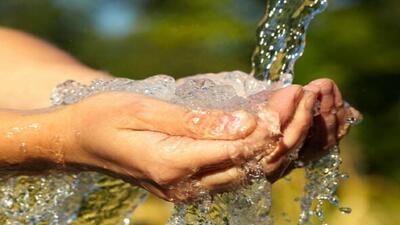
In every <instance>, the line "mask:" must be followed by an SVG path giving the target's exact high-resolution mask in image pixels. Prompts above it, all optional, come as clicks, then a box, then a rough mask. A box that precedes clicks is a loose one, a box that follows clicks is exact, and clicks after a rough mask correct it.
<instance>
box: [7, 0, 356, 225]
mask: <svg viewBox="0 0 400 225" xmlns="http://www.w3.org/2000/svg"><path fill="white" fill-rule="evenodd" d="M267 3H268V5H267V11H266V15H265V17H264V18H263V20H262V22H261V23H260V25H259V28H258V31H257V38H258V43H257V47H256V50H255V52H254V55H253V58H252V65H253V71H252V73H251V74H252V75H253V76H249V75H248V74H246V73H243V72H239V71H235V72H227V73H221V74H218V75H209V74H205V75H200V76H195V77H189V78H186V79H184V80H182V81H179V82H175V80H174V79H173V78H172V77H169V76H154V77H151V78H148V79H146V80H142V81H135V80H129V79H115V80H109V81H105V80H96V81H93V82H92V84H90V85H88V86H86V85H82V84H79V83H78V82H75V81H66V82H65V83H63V84H60V85H59V86H58V87H57V88H56V90H55V91H54V94H53V96H52V103H53V105H69V104H73V103H76V102H78V101H80V100H82V99H83V98H85V97H86V96H89V95H93V94H96V93H99V92H105V91H127V92H134V93H140V94H143V95H147V96H152V97H156V98H159V99H161V100H165V101H169V102H173V103H176V104H183V105H186V106H188V107H191V108H196V109H197V108H208V109H210V108H218V109H224V110H232V109H234V108H240V107H242V108H244V107H245V105H246V104H247V103H248V99H247V97H249V96H251V95H253V94H256V93H258V92H260V91H265V90H270V91H272V90H275V89H277V88H281V87H284V86H286V85H288V84H291V83H292V80H293V66H294V63H295V61H296V60H297V59H298V58H299V57H300V56H301V55H302V53H303V50H304V43H305V34H306V30H307V27H308V25H309V24H310V22H311V20H312V19H313V17H314V16H315V15H317V14H318V13H320V12H321V11H322V10H323V9H324V8H325V7H326V5H327V2H326V0H270V1H267ZM340 163H341V159H340V155H339V150H338V149H337V148H336V147H335V148H334V149H333V150H332V151H331V153H330V154H328V155H327V156H325V157H324V158H322V159H321V160H319V161H317V162H314V163H312V164H310V165H306V167H305V170H306V180H307V182H306V185H305V188H304V193H305V194H304V197H303V198H302V199H300V200H299V202H300V206H299V207H301V214H300V215H299V219H298V224H300V225H306V224H310V218H311V217H313V216H315V217H317V218H318V219H319V220H320V221H322V222H323V221H324V215H323V204H324V202H329V203H331V204H333V205H334V206H337V207H339V200H338V197H337V196H336V189H337V187H338V185H339V181H340V180H341V179H345V178H346V175H344V174H342V173H341V172H340V171H339V165H340ZM253 169H254V168H250V170H253ZM50 174H51V175H47V176H37V177H29V176H14V177H7V178H6V177H3V178H0V223H1V224H7V225H8V224H10V225H11V224H12V225H20V224H21V225H22V224H32V225H33V224H54V225H63V224H124V225H128V224H129V223H130V218H131V215H132V212H133V210H134V209H135V208H136V207H137V206H138V205H140V203H141V202H143V201H144V200H145V198H146V195H147V193H146V192H145V191H143V190H141V189H139V188H137V187H134V186H131V185H129V184H127V183H124V182H123V181H121V180H118V179H114V178H110V177H108V176H105V175H101V174H98V173H95V172H85V173H80V174H70V175H69V174H59V173H57V172H54V173H50ZM271 194H272V192H271V184H270V183H269V182H268V181H267V180H266V179H265V176H264V175H263V174H262V173H255V174H253V175H252V176H251V185H249V184H247V185H243V187H241V188H239V189H237V190H235V191H232V192H227V193H221V194H217V195H215V196H210V195H208V194H207V193H204V194H203V195H202V196H203V197H202V198H200V199H199V200H198V201H196V202H194V203H191V204H177V205H176V206H175V210H174V214H173V216H172V217H171V219H170V221H169V222H168V224H169V225H182V224H193V225H222V224H230V225H261V224H263V225H264V224H267V225H268V224H273V223H274V219H273V217H272V216H271V215H270V210H271V205H272V198H271ZM293 204H295V202H293ZM340 210H341V211H342V212H344V213H349V212H350V211H351V210H350V209H349V208H345V207H340ZM293 221H296V220H293Z"/></svg>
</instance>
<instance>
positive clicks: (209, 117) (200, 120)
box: [131, 97, 257, 140]
mask: <svg viewBox="0 0 400 225" xmlns="http://www.w3.org/2000/svg"><path fill="white" fill-rule="evenodd" d="M133 107H135V108H134V109H133V111H134V113H133V115H132V114H131V115H132V117H133V118H132V119H133V120H134V121H135V123H134V124H135V125H134V127H133V128H132V129H138V130H150V131H157V132H161V133H166V134H169V135H174V136H186V137H190V138H195V139H219V140H235V139H240V138H244V137H246V136H248V135H249V134H250V133H251V132H252V131H253V130H254V129H255V128H256V125H257V124H256V119H255V117H254V116H253V115H251V114H250V113H248V112H246V111H243V110H240V111H235V112H224V111H220V110H192V109H189V108H187V107H184V106H180V105H176V104H171V103H168V102H164V101H160V100H157V99H153V98H149V97H143V98H141V100H140V103H138V104H135V106H133Z"/></svg>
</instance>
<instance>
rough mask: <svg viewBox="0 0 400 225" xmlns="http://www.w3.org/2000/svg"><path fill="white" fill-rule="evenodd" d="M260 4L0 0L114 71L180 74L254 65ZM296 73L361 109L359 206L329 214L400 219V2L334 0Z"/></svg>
mask: <svg viewBox="0 0 400 225" xmlns="http://www.w3.org/2000/svg"><path fill="white" fill-rule="evenodd" d="M264 8H265V0H218V1H217V0H131V1H130V0H0V25H2V26H8V27H13V28H17V29H21V30H24V31H26V32H29V33H32V34H34V35H37V36H39V37H41V38H43V39H45V40H47V41H49V42H52V43H54V44H55V45H57V46H58V47H60V48H62V49H64V50H66V51H68V52H70V53H71V54H72V55H74V56H75V57H77V58H78V59H80V60H81V61H82V62H84V63H86V64H88V65H90V66H91V67H94V68H97V69H100V70H104V71H108V72H110V73H112V74H114V75H116V76H124V77H129V78H132V79H143V78H146V77H148V76H151V75H154V74H169V75H173V76H174V77H177V78H178V77H182V76H186V75H191V74H196V73H205V72H218V71H224V70H243V71H250V56H251V53H252V51H253V48H254V43H255V29H256V26H257V23H258V21H259V19H260V18H261V16H262V15H263V13H264ZM0 44H2V43H0ZM295 72H296V78H295V83H299V84H305V83H306V82H308V81H310V80H312V79H315V78H320V77H329V78H332V79H333V80H335V81H336V82H337V83H338V84H339V86H340V87H341V89H342V91H343V95H344V96H345V98H346V99H347V100H348V101H349V102H350V103H351V104H352V105H354V106H355V107H356V108H358V109H359V110H360V111H361V112H362V113H363V114H364V121H363V123H362V124H360V125H359V126H358V127H357V128H355V129H353V132H352V133H351V134H350V135H349V137H348V138H347V139H346V140H345V141H344V143H343V144H342V149H343V152H344V157H345V164H344V168H345V170H346V171H348V172H349V173H350V174H351V179H350V180H349V181H347V182H345V183H344V185H343V187H342V188H341V190H340V192H341V194H342V198H343V202H344V204H346V205H348V206H350V207H352V208H353V214H351V215H350V216H340V215H338V214H337V213H335V212H332V213H331V215H330V217H329V218H330V222H331V223H330V224H352V225H356V224H365V225H367V224H389V225H391V224H400V215H399V213H398V211H399V210H400V157H399V156H398V154H399V153H398V152H399V151H400V145H399V140H400V132H399V129H400V87H399V85H400V1H399V0H331V1H330V6H329V8H328V10H327V11H326V12H324V13H323V14H321V15H319V16H318V17H317V18H316V19H315V20H314V21H313V22H312V24H311V27H310V30H309V33H308V37H307V46H306V50H305V54H304V56H303V57H302V58H301V59H300V60H299V61H298V63H297V65H296V68H295ZM297 173H300V172H297ZM293 177H294V178H293V179H292V180H293V181H292V182H286V183H285V181H282V182H280V183H278V184H277V187H280V188H279V189H280V190H279V191H276V192H277V194H276V195H277V196H278V197H279V196H280V197H279V198H280V200H277V201H278V202H281V203H279V204H278V203H277V204H278V208H279V207H281V208H285V209H286V210H288V211H291V210H292V208H293V210H295V209H294V208H295V207H297V206H293V205H294V204H293V202H292V200H291V199H290V198H291V197H289V196H291V195H294V196H295V195H296V193H297V194H299V193H300V192H301V190H296V189H298V188H294V187H295V186H297V185H296V184H297V183H296V182H302V180H301V175H300V174H299V175H293ZM291 186H293V188H292V187H291ZM299 191H300V192H299ZM284 199H286V200H285V201H284ZM169 210H170V205H169V204H167V203H164V202H161V201H159V200H157V199H154V198H150V200H149V201H148V202H147V203H146V204H145V205H144V206H143V207H141V208H139V210H138V211H137V212H136V213H135V216H136V219H135V221H136V222H135V224H163V223H164V222H163V221H164V220H165V218H167V217H168V213H169ZM293 213H294V212H293Z"/></svg>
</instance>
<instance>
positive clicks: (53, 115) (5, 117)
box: [0, 109, 70, 173]
mask: <svg viewBox="0 0 400 225" xmlns="http://www.w3.org/2000/svg"><path fill="white" fill-rule="evenodd" d="M0 120H1V121H2V124H1V127H0V130H1V131H2V132H1V133H2V134H3V135H1V137H0V139H1V140H0V153H1V154H0V168H2V169H3V170H15V171H17V172H28V173H29V172H40V171H45V170H48V169H52V168H56V167H60V166H63V165H64V161H65V160H64V158H65V151H66V148H67V146H68V145H69V141H70V140H69V139H70V138H69V137H68V135H67V132H65V131H66V130H67V129H68V128H67V126H65V125H66V124H67V123H65V122H66V120H65V118H62V117H61V116H60V112H59V110H56V109H46V110H41V111H1V112H0ZM3 121H4V122H3Z"/></svg>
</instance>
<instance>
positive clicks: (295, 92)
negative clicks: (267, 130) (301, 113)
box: [258, 85, 303, 129]
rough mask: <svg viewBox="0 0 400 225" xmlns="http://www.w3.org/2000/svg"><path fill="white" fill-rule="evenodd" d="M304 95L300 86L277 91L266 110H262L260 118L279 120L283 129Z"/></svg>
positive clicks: (259, 114)
mask: <svg viewBox="0 0 400 225" xmlns="http://www.w3.org/2000/svg"><path fill="white" fill-rule="evenodd" d="M302 94H303V89H302V88H301V86H298V85H291V86H289V87H286V88H283V89H281V90H279V91H277V92H276V93H274V94H273V95H272V96H271V98H270V99H269V100H268V103H267V107H266V109H265V110H260V112H259V113H258V116H259V118H261V119H262V120H267V121H270V120H271V119H274V120H278V122H279V126H280V129H282V128H283V127H285V126H286V124H287V123H288V122H289V121H290V119H291V118H292V116H293V114H294V112H295V110H296V107H297V104H298V102H299V100H300V98H301V96H302ZM271 114H272V115H271ZM271 116H272V117H274V118H271ZM270 122H272V121H270Z"/></svg>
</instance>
